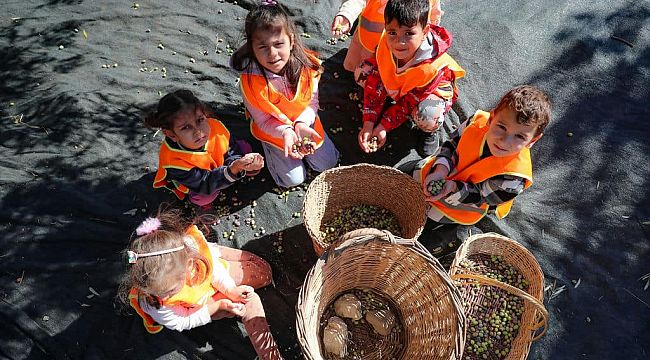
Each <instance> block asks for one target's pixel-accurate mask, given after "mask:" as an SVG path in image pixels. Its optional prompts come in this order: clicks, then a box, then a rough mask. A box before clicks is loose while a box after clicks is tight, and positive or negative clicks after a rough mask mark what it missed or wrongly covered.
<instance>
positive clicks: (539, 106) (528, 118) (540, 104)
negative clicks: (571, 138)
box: [494, 85, 551, 136]
mask: <svg viewBox="0 0 650 360" xmlns="http://www.w3.org/2000/svg"><path fill="white" fill-rule="evenodd" d="M505 108H509V109H512V110H513V111H515V112H516V113H517V122H518V123H519V124H524V125H535V126H536V127H537V129H536V131H535V136H537V135H539V134H541V133H543V132H544V129H546V126H547V125H548V123H549V121H550V120H551V101H550V100H549V98H548V95H546V93H544V92H543V91H542V90H540V89H538V88H536V87H535V86H532V85H520V86H517V87H514V88H512V89H511V90H510V91H508V92H507V93H506V94H505V95H504V96H503V97H502V98H501V100H499V103H498V104H497V106H496V107H495V108H494V112H495V113H497V112H499V111H501V110H503V109H505Z"/></svg>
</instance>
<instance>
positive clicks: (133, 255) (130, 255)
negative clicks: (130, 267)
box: [126, 246, 185, 264]
mask: <svg viewBox="0 0 650 360" xmlns="http://www.w3.org/2000/svg"><path fill="white" fill-rule="evenodd" d="M183 249H185V246H177V247H175V248H171V249H165V250H159V251H153V252H150V253H143V254H138V253H137V252H135V251H132V250H127V252H126V256H127V260H128V262H129V264H135V262H136V261H138V259H139V258H143V257H149V256H156V255H164V254H169V253H173V252H176V251H180V250H183Z"/></svg>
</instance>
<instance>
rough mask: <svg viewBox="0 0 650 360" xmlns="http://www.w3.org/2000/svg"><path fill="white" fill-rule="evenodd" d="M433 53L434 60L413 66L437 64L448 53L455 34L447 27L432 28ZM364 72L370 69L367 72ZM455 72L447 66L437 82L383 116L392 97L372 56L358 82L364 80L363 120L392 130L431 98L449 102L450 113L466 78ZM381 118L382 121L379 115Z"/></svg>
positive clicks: (397, 102) (397, 103)
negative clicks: (459, 81) (460, 81)
mask: <svg viewBox="0 0 650 360" xmlns="http://www.w3.org/2000/svg"><path fill="white" fill-rule="evenodd" d="M431 34H432V40H433V41H432V42H433V51H432V54H431V57H430V58H427V59H425V60H423V61H421V62H419V63H417V64H414V65H412V66H411V67H415V66H421V65H423V64H431V63H434V62H435V61H436V60H437V59H439V58H440V56H442V55H443V54H445V53H446V52H447V50H448V49H449V47H450V46H451V43H452V37H451V34H450V33H449V32H448V31H447V30H446V29H445V28H443V27H440V26H433V25H432V26H431ZM364 69H366V70H365V71H364ZM458 69H459V70H460V71H458V70H457V69H454V70H452V69H451V68H449V67H444V68H442V69H440V70H439V73H440V74H439V75H438V76H436V77H435V78H434V80H433V81H431V82H430V83H428V84H427V85H425V86H422V87H416V88H414V89H412V90H411V91H409V92H408V93H407V94H406V95H403V96H401V97H399V98H397V99H393V100H395V104H394V105H391V106H390V107H388V109H386V111H384V112H383V114H382V113H381V111H382V109H383V107H384V103H385V102H386V99H387V98H388V97H389V94H388V91H387V90H386V88H385V87H384V84H383V81H382V78H381V75H380V72H379V66H378V64H377V57H372V58H370V59H368V60H365V62H364V64H363V65H362V71H361V75H360V77H359V79H358V80H360V81H364V80H365V86H364V98H363V110H362V112H363V121H371V122H373V123H377V122H379V123H381V124H382V125H383V126H384V128H385V129H386V131H391V130H393V129H395V128H397V127H398V126H400V125H401V124H402V123H404V122H405V121H406V120H407V119H408V118H409V116H410V114H411V112H412V111H413V109H414V108H415V107H416V106H417V105H418V104H419V103H420V102H421V101H422V100H424V99H426V98H427V97H428V96H429V95H432V94H434V95H436V96H438V97H440V98H442V99H443V100H446V101H447V110H449V108H450V107H451V104H452V103H453V102H455V101H456V98H457V96H458V89H457V88H456V79H457V78H459V77H462V75H463V74H464V71H463V70H462V68H460V67H458ZM380 115H381V119H379V116H380Z"/></svg>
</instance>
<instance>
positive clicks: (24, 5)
mask: <svg viewBox="0 0 650 360" xmlns="http://www.w3.org/2000/svg"><path fill="white" fill-rule="evenodd" d="M283 3H284V4H286V5H287V7H288V8H289V9H290V10H291V12H292V15H294V16H295V20H296V22H297V24H298V25H299V28H300V31H301V32H304V33H306V34H309V35H311V37H309V38H307V37H303V38H302V40H303V41H304V42H305V44H306V45H307V47H309V48H312V49H314V50H316V51H318V52H319V53H320V55H321V57H322V58H323V59H325V63H324V65H325V69H326V72H325V73H324V74H323V79H322V82H321V88H320V94H321V95H320V103H321V108H322V111H321V113H320V115H321V118H322V119H323V121H324V123H325V125H326V128H328V129H332V128H338V127H342V128H343V131H342V132H339V133H337V134H331V135H332V138H333V140H334V142H335V144H336V145H337V147H338V148H339V149H340V150H341V152H342V155H343V158H342V163H343V164H352V163H357V162H371V163H377V164H386V165H391V166H392V165H396V164H397V163H401V162H402V161H404V160H407V159H413V158H415V153H414V151H412V150H411V149H410V147H411V142H412V141H410V140H409V141H407V140H408V139H409V136H410V133H409V130H408V129H406V128H400V129H398V130H397V131H396V133H394V134H391V136H390V142H389V144H390V145H392V146H391V149H387V150H384V151H381V152H379V153H378V154H376V155H362V154H361V153H360V151H359V149H358V146H357V145H356V132H357V127H358V126H359V117H360V113H359V111H358V108H357V104H356V103H355V102H353V101H351V100H350V98H349V95H348V94H349V93H350V92H351V91H354V89H355V87H354V86H353V81H352V78H351V76H350V75H348V74H346V73H344V71H343V69H342V65H341V64H342V61H343V58H344V56H345V47H346V46H347V44H348V42H343V43H339V44H337V45H329V44H327V43H326V40H327V39H329V37H330V36H329V34H328V33H329V23H330V21H331V19H332V17H333V16H334V14H335V12H336V9H337V8H338V6H339V4H340V3H339V1H331V0H327V1H301V0H288V1H283ZM251 4H253V3H252V2H251V1H237V2H236V3H235V2H232V1H229V2H221V1H193V2H178V1H176V2H173V1H142V2H140V3H139V7H138V8H137V9H136V8H134V7H133V3H132V2H123V1H83V0H74V1H72V0H68V1H65V0H61V1H55V0H50V1H36V0H29V1H8V2H7V1H6V2H5V3H4V4H3V16H2V17H1V18H0V78H1V79H2V81H0V153H1V154H2V157H1V160H0V168H1V170H0V234H2V237H1V240H0V319H1V320H0V321H2V326H0V358H8V359H44V358H48V359H49V358H59V359H65V358H73V359H77V358H91V359H114V358H133V359H153V358H163V359H184V358H197V357H199V358H206V359H253V358H255V355H254V352H253V350H252V347H251V346H250V344H249V341H248V339H247V338H246V335H245V333H244V332H243V330H242V329H243V328H242V327H241V324H239V323H238V322H236V321H233V320H224V321H218V322H214V323H212V324H209V325H207V326H204V327H201V328H198V329H194V330H191V331H187V332H182V333H178V332H174V331H168V330H165V331H163V332H162V333H160V334H158V335H155V336H152V335H149V334H147V333H146V332H145V330H144V328H143V327H142V324H141V320H140V319H139V318H137V317H135V316H133V315H130V316H127V315H120V314H119V312H118V311H117V310H116V307H115V304H114V300H113V298H114V296H115V293H116V288H117V283H118V281H119V277H120V274H121V272H122V271H123V270H124V269H125V264H124V262H123V261H122V258H121V255H120V252H121V251H122V250H123V248H124V247H125V246H126V244H127V242H128V239H129V237H130V235H131V232H132V230H133V229H134V228H135V226H136V225H137V224H138V223H139V222H140V221H141V220H142V219H143V218H144V217H145V216H146V215H148V214H150V213H153V212H154V211H155V209H156V208H157V207H158V205H159V204H160V203H161V202H163V201H168V200H170V199H171V197H170V195H169V194H168V193H166V192H164V191H154V190H153V189H152V188H151V182H152V179H153V171H155V169H156V166H157V149H158V145H159V142H160V140H161V135H160V134H154V132H153V131H150V130H147V129H145V128H144V127H143V126H142V125H141V122H140V119H141V116H142V114H143V112H144V111H145V110H146V109H147V108H148V107H149V106H151V105H153V104H155V103H156V101H157V100H158V99H159V97H160V94H164V93H167V92H169V91H170V90H172V89H175V88H180V87H184V88H189V89H191V90H192V91H194V92H195V93H196V94H197V95H198V96H199V98H201V99H202V100H204V101H206V102H208V103H209V104H210V105H211V106H212V107H213V109H214V110H215V112H216V113H217V115H218V117H219V118H221V119H222V120H223V121H224V122H225V124H226V125H227V126H228V127H229V128H230V129H231V130H232V132H233V133H234V134H235V135H236V136H238V137H243V138H249V137H250V136H249V135H248V127H247V123H246V122H245V121H244V115H243V112H242V110H243V108H242V106H241V96H240V93H239V90H238V87H237V84H236V76H237V74H236V73H235V72H234V71H232V70H230V69H229V68H228V66H227V64H228V56H227V51H226V46H230V47H236V46H237V45H238V44H239V43H240V42H239V41H240V39H241V33H242V27H243V18H244V17H245V15H246V13H247V11H248V9H249V8H250V7H251ZM443 9H444V10H445V15H444V17H443V25H444V26H446V27H447V28H448V29H449V30H450V31H451V32H452V33H453V35H454V39H455V42H454V44H453V46H452V48H451V51H450V53H451V54H452V55H453V56H454V57H455V58H456V59H457V60H458V62H459V63H460V64H461V65H462V66H463V67H464V68H465V69H466V70H467V76H466V78H465V79H463V80H461V81H460V84H459V85H460V89H461V95H460V99H459V103H458V106H456V107H455V112H454V114H452V116H451V118H450V119H449V121H448V124H447V125H448V126H450V125H453V124H454V123H456V122H457V121H458V117H460V118H463V117H464V116H465V115H464V114H471V113H473V112H474V111H475V110H476V109H479V108H480V109H486V110H487V109H489V108H490V107H491V106H493V105H494V104H495V102H496V101H497V100H498V98H499V97H500V96H501V94H503V93H504V92H505V91H506V90H507V89H509V88H510V87H512V86H514V85H517V84H522V83H532V84H535V85H537V86H539V87H541V88H542V89H544V90H545V91H547V92H548V93H549V94H550V95H551V98H552V100H553V103H554V118H553V121H552V123H551V125H550V126H549V128H548V129H547V132H546V134H545V136H544V137H543V138H542V139H541V140H540V142H538V143H537V144H536V145H535V146H534V148H533V150H532V151H533V157H534V160H533V161H534V167H535V184H534V185H533V187H532V188H530V189H529V190H528V191H527V192H525V193H524V194H523V195H521V196H520V197H519V198H518V199H517V201H516V204H515V207H514V209H513V212H512V213H511V214H510V216H509V217H508V218H507V219H506V220H505V221H493V220H492V219H486V220H485V221H483V222H481V223H480V224H479V225H478V226H477V227H474V228H472V229H471V231H472V233H475V232H478V231H490V230H491V231H497V232H499V233H502V234H505V235H508V236H510V237H512V238H514V239H517V240H518V241H520V242H522V243H523V244H524V245H525V246H526V247H528V248H529V249H530V250H531V251H532V252H533V254H534V255H535V256H536V257H537V258H538V260H539V261H540V263H541V265H542V269H543V270H544V273H545V275H546V281H547V284H548V285H552V286H554V287H555V289H556V291H555V294H556V296H555V297H553V298H552V299H549V295H550V294H551V291H549V292H548V293H547V294H546V295H547V297H546V302H545V303H546V306H547V308H548V310H549V312H550V314H551V317H550V326H549V331H548V333H547V334H546V335H545V336H544V337H543V338H542V339H541V340H540V341H538V342H537V343H535V344H534V345H533V347H532V349H531V353H530V356H529V358H530V359H553V360H555V359H613V358H617V359H646V358H648V356H649V355H648V352H649V351H650V335H649V334H650V332H649V331H648V324H649V323H650V305H649V303H650V295H649V294H650V292H648V291H646V290H644V285H645V282H643V281H639V278H640V277H642V276H643V275H644V274H648V273H650V265H649V264H650V262H649V261H648V260H647V259H648V255H649V249H650V245H649V243H648V231H650V229H649V227H650V210H648V209H649V205H650V202H649V201H648V200H649V199H648V197H649V196H650V192H649V191H648V190H647V188H648V186H649V185H650V184H649V179H650V167H649V166H648V165H647V164H648V161H649V160H650V141H648V139H649V138H650V131H649V130H648V119H650V110H648V99H650V86H649V84H650V30H649V29H650V4H648V2H647V1H642V0H637V1H607V2H605V1H597V2H595V1H586V0H580V1H570V2H556V1H550V0H545V1H519V0H509V1H495V0H490V1H480V2H478V1H472V0H458V1H443ZM218 10H222V12H221V13H219V12H218ZM218 39H223V40H222V41H219V40H218ZM159 44H161V45H162V46H159ZM216 50H221V51H220V52H219V53H217V51H216ZM204 52H205V53H207V55H204ZM190 58H193V59H194V62H190ZM142 60H146V62H145V63H142ZM114 64H117V65H116V66H114ZM102 65H107V66H104V67H102ZM144 67H146V68H147V70H146V71H140V69H141V68H144ZM163 67H164V68H165V72H166V75H167V76H166V77H163V76H162V68H163ZM262 179H265V181H262ZM370 189H371V188H370V187H369V190H370ZM227 194H228V196H229V198H232V197H233V196H236V197H238V198H240V199H241V200H242V202H243V204H242V205H241V206H233V207H232V208H231V211H232V212H233V213H238V214H242V215H244V214H247V213H248V211H249V210H250V205H249V204H250V203H251V202H252V200H256V201H257V204H258V205H257V208H256V213H257V214H256V215H257V216H256V219H257V223H258V226H263V227H264V228H265V229H266V235H264V236H257V237H256V236H254V233H255V230H252V229H247V228H246V227H245V226H242V230H240V231H239V232H238V235H237V238H236V239H235V240H233V241H224V240H223V237H222V236H221V233H222V232H223V231H230V229H231V227H232V226H233V225H232V222H233V221H232V220H233V216H234V215H233V216H231V217H230V220H229V219H228V218H227V217H224V218H222V220H221V222H220V223H219V224H218V225H216V226H214V231H213V232H212V233H211V234H210V239H211V240H213V241H218V242H220V243H222V244H224V245H229V246H236V247H240V248H244V249H247V250H250V251H253V252H255V253H256V254H259V255H260V256H262V257H263V258H265V259H266V260H268V261H269V262H270V263H271V264H272V267H273V271H274V279H275V283H276V287H275V288H267V289H264V290H261V291H260V295H261V297H262V300H263V302H264V305H265V308H266V310H267V315H268V318H269V322H270V324H271V327H272V330H273V332H274V334H275V336H276V339H277V341H278V343H279V344H280V347H281V349H282V351H283V353H284V355H285V356H286V357H287V358H288V359H297V358H300V350H299V347H298V345H297V342H296V341H297V339H296V334H295V311H294V307H295V303H296V300H297V294H298V288H299V286H300V285H301V283H302V280H303V278H304V276H305V274H306V272H307V271H308V269H309V268H310V266H311V265H312V264H313V262H314V260H315V255H314V254H313V250H312V247H311V242H310V241H309V238H308V236H307V233H306V231H305V229H304V227H303V226H302V224H301V221H300V219H297V218H294V217H292V214H293V213H294V212H297V211H300V205H301V201H302V197H301V195H302V194H304V190H303V189H298V190H296V191H292V192H290V193H289V194H288V196H287V197H285V196H281V195H279V194H277V193H276V192H274V187H273V185H272V180H271V179H270V177H269V176H268V173H262V176H258V177H257V178H256V179H255V180H254V181H252V182H250V183H245V184H244V183H242V184H238V185H236V186H235V187H233V188H231V189H229V190H228V191H227ZM230 203H231V201H225V203H224V204H230ZM464 230H465V231H468V230H467V229H464ZM280 232H282V233H283V241H282V250H281V251H278V249H279V247H278V246H277V241H278V240H277V238H278V234H279V233H280ZM458 237H459V236H458V234H457V233H456V231H455V230H454V231H439V232H435V233H434V232H431V231H427V232H425V233H424V234H423V237H422V241H423V242H424V243H425V244H427V246H428V247H429V248H431V249H435V248H438V247H440V248H442V249H443V251H442V252H443V254H442V255H444V253H451V252H452V251H453V250H454V249H455V247H457V246H458V245H459V242H458V241H457V238H458ZM274 242H276V245H275V246H274V245H273V243H274ZM450 243H451V244H450ZM450 245H451V246H450ZM644 259H646V260H644ZM449 260H450V258H449V256H447V257H444V256H443V262H445V261H447V262H448V261H449ZM578 281H579V286H575V285H576V284H577V283H578ZM562 286H564V289H565V291H563V292H558V291H557V290H558V289H560V288H561V287H562ZM95 292H96V293H97V294H98V295H97V294H95Z"/></svg>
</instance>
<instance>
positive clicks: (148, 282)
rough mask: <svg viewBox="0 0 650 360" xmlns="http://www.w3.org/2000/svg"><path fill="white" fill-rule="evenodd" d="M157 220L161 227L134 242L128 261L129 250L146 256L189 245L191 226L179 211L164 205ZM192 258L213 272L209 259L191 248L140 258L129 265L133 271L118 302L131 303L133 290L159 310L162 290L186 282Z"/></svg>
mask: <svg viewBox="0 0 650 360" xmlns="http://www.w3.org/2000/svg"><path fill="white" fill-rule="evenodd" d="M156 218H157V219H158V220H159V221H160V227H159V228H158V229H156V230H153V231H152V232H150V233H148V234H144V235H142V236H139V237H136V238H135V239H133V241H131V243H130V244H129V246H128V248H127V249H126V250H124V254H123V255H124V258H125V259H126V258H127V251H129V250H130V251H133V252H135V253H137V254H144V253H150V252H154V251H160V250H165V249H172V248H175V247H179V246H184V245H185V242H184V237H185V229H186V228H187V226H189V224H190V223H189V222H187V221H185V220H184V219H183V217H182V215H181V212H180V211H179V210H178V209H171V208H167V207H166V205H163V206H161V208H160V209H159V211H158V214H157V215H156ZM192 258H195V259H199V260H200V261H203V262H204V263H205V264H206V265H207V266H208V269H209V266H210V264H209V262H208V261H207V259H205V258H204V257H203V256H202V255H201V254H199V253H198V252H196V251H195V250H193V249H192V248H190V247H187V246H185V248H184V249H183V250H179V251H174V252H171V253H167V254H161V255H154V256H147V257H142V258H138V259H137V260H136V262H135V263H133V264H128V266H129V268H128V270H127V273H126V274H125V276H124V278H123V279H122V282H121V284H120V288H119V291H118V299H119V300H120V301H122V303H124V304H127V303H128V295H129V291H130V290H131V288H136V289H137V290H138V293H139V295H140V296H143V297H144V298H145V299H146V300H147V301H148V302H149V303H150V304H151V305H153V306H156V307H159V306H160V301H159V300H158V295H159V294H160V293H161V291H164V290H166V289H169V288H170V285H171V283H172V282H173V281H175V280H178V279H184V274H185V273H186V271H187V264H188V261H189V260H190V259H192Z"/></svg>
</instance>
